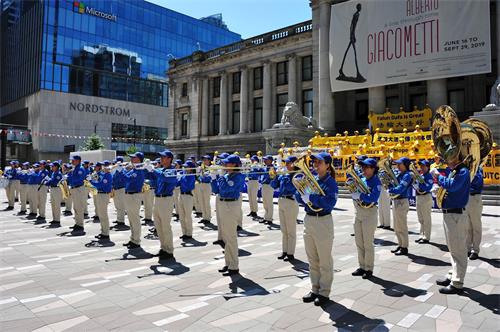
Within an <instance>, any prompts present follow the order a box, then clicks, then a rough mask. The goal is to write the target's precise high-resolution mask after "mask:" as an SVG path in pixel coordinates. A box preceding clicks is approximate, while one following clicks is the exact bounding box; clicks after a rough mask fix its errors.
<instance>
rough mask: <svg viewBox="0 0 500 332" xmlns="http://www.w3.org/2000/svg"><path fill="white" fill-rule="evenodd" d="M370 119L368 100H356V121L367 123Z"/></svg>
mask: <svg viewBox="0 0 500 332" xmlns="http://www.w3.org/2000/svg"><path fill="white" fill-rule="evenodd" d="M367 119H368V100H366V99H363V100H356V120H357V121H358V120H360V121H366V120H367Z"/></svg>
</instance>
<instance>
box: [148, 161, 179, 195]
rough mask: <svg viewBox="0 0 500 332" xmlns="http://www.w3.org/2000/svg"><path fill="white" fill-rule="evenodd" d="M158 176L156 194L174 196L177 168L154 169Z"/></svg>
mask: <svg viewBox="0 0 500 332" xmlns="http://www.w3.org/2000/svg"><path fill="white" fill-rule="evenodd" d="M153 173H155V176H156V188H155V195H167V196H172V194H173V191H174V189H175V186H176V185H177V178H176V175H177V171H176V169H175V168H173V167H170V168H157V169H155V170H153Z"/></svg>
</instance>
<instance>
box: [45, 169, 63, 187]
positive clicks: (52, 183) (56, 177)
mask: <svg viewBox="0 0 500 332" xmlns="http://www.w3.org/2000/svg"><path fill="white" fill-rule="evenodd" d="M62 178H63V175H62V173H61V172H60V171H57V172H52V175H51V176H50V180H49V181H48V182H47V183H45V185H47V186H49V187H57V185H58V184H59V181H61V179H62Z"/></svg>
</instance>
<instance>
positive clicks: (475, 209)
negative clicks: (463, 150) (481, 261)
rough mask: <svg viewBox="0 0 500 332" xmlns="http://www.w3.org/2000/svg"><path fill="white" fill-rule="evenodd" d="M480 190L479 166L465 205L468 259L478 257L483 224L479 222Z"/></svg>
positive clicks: (480, 213)
mask: <svg viewBox="0 0 500 332" xmlns="http://www.w3.org/2000/svg"><path fill="white" fill-rule="evenodd" d="M482 191H483V168H482V167H479V168H478V170H477V172H476V175H474V178H473V179H472V182H471V184H470V195H469V202H468V203H467V206H466V207H465V210H466V211H467V219H468V223H469V231H468V232H467V237H466V244H467V250H468V256H469V259H470V260H476V259H478V257H479V248H480V246H481V236H482V233H483V226H482V224H481V215H482V214H483V199H482V196H481V192H482Z"/></svg>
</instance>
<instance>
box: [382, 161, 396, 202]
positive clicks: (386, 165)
mask: <svg viewBox="0 0 500 332" xmlns="http://www.w3.org/2000/svg"><path fill="white" fill-rule="evenodd" d="M378 168H379V172H378V176H379V178H380V182H382V185H383V186H384V188H385V189H389V188H391V187H396V186H398V185H399V181H398V178H397V177H396V174H394V171H393V170H392V159H391V157H387V158H384V159H380V160H379V162H378ZM389 197H390V198H392V199H395V198H398V197H399V195H392V194H391V195H389Z"/></svg>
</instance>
